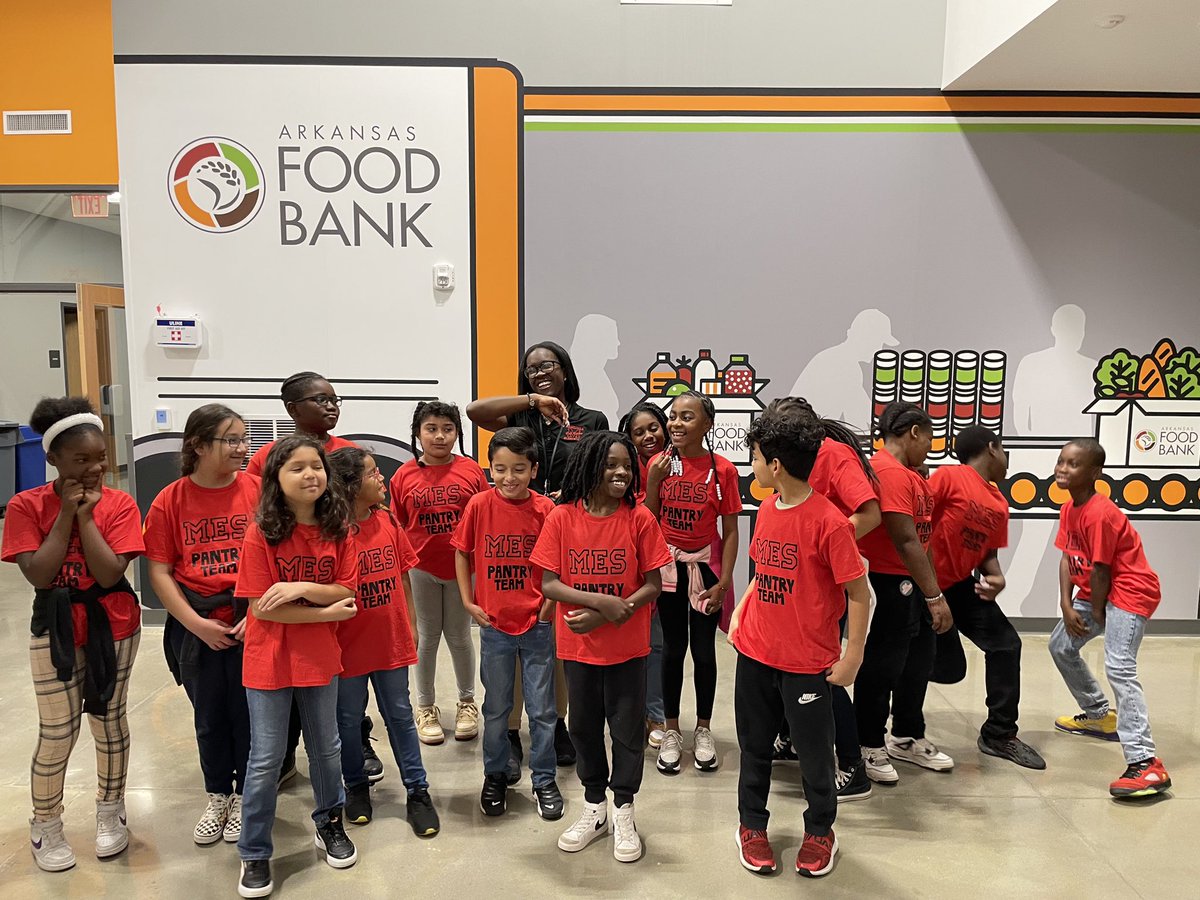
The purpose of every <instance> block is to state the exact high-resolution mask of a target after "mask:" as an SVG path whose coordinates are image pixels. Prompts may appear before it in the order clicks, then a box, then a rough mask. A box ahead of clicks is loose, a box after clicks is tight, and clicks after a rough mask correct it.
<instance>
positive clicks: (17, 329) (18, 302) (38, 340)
mask: <svg viewBox="0 0 1200 900" xmlns="http://www.w3.org/2000/svg"><path fill="white" fill-rule="evenodd" d="M64 300H70V301H71V302H74V300H75V294H74V292H72V293H69V294H42V293H38V294H6V293H3V292H0V322H2V323H3V325H2V326H0V419H9V420H12V421H15V422H28V421H29V412H30V410H32V409H33V407H34V404H36V403H37V402H38V400H40V399H41V398H42V397H61V396H62V395H63V394H65V393H66V389H67V378H66V369H64V368H58V369H51V368H50V362H49V359H50V358H49V351H50V350H58V351H59V353H60V358H61V353H62V349H63V341H62V307H61V304H62V302H63V301H64Z"/></svg>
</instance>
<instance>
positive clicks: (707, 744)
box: [692, 725, 720, 772]
mask: <svg viewBox="0 0 1200 900" xmlns="http://www.w3.org/2000/svg"><path fill="white" fill-rule="evenodd" d="M692 741H693V744H692V746H693V750H692V752H693V754H694V755H695V758H696V768H697V769H699V770H700V771H701V772H715V771H717V766H718V765H720V760H718V759H717V742H716V741H715V740H713V736H712V732H711V731H709V730H708V729H707V728H704V727H703V726H700V725H697V726H696V733H695V734H694V735H693V736H692Z"/></svg>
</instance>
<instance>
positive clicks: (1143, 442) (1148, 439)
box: [1133, 431, 1158, 453]
mask: <svg viewBox="0 0 1200 900" xmlns="http://www.w3.org/2000/svg"><path fill="white" fill-rule="evenodd" d="M1157 440H1158V438H1156V437H1155V435H1154V432H1153V431H1139V432H1138V436H1137V437H1135V438H1134V439H1133V445H1134V446H1135V447H1137V448H1138V449H1139V450H1141V451H1142V452H1143V453H1149V452H1150V451H1151V450H1153V449H1154V444H1155V442H1156V441H1157Z"/></svg>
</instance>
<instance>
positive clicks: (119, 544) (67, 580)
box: [0, 397, 144, 872]
mask: <svg viewBox="0 0 1200 900" xmlns="http://www.w3.org/2000/svg"><path fill="white" fill-rule="evenodd" d="M29 423H30V425H31V426H32V427H33V430H34V431H36V432H37V433H38V434H40V435H42V449H43V450H44V451H45V453H46V462H48V463H49V464H50V465H52V466H53V467H54V468H55V469H56V470H57V471H58V476H57V477H56V478H55V479H54V481H52V482H51V483H50V484H47V485H43V486H42V487H37V488H32V489H31V490H28V491H22V492H21V493H19V494H17V495H16V496H15V497H13V498H12V499H11V500H10V501H9V502H8V509H7V514H6V517H5V522H4V544H3V547H2V548H0V559H3V561H4V562H15V563H16V564H17V566H18V567H19V568H20V569H21V574H22V575H24V576H25V580H26V581H28V582H29V583H30V584H31V585H33V587H34V600H33V618H32V620H31V622H30V628H29V630H30V633H31V634H32V637H31V639H30V642H29V662H30V669H31V670H32V673H33V683H34V687H35V688H36V691H35V693H36V694H37V708H38V741H37V746H36V748H35V749H34V753H33V771H32V776H31V780H30V788H31V793H32V795H33V818H32V819H31V820H30V828H29V840H30V849H31V850H32V852H33V858H34V861H35V862H36V863H37V864H38V866H39V867H40V868H42V869H44V870H45V871H47V872H61V871H63V870H64V869H69V868H71V867H72V866H73V865H75V853H74V851H72V850H71V846H70V844H68V843H67V839H66V837H65V836H64V834H63V823H62V812H63V802H62V801H63V787H64V784H65V782H66V776H67V763H68V762H69V760H70V756H71V749H72V748H73V747H74V746H75V741H76V739H77V738H78V737H79V725H80V715H79V713H80V708H81V707H82V710H83V712H84V713H86V714H87V717H88V725H89V727H90V728H91V730H92V738H93V739H94V740H95V744H96V769H97V775H98V776H99V791H98V793H97V796H96V855H97V856H98V857H100V858H101V859H103V858H106V857H109V856H115V855H116V854H118V853H120V852H121V851H122V850H124V849H125V848H126V846H128V844H129V834H128V831H127V829H126V827H125V821H126V819H125V781H126V776H127V774H128V772H129V722H128V719H127V718H126V714H125V700H126V697H127V696H128V692H129V673H130V671H131V670H132V668H133V660H134V657H135V656H137V648H138V640H139V638H140V633H141V632H140V629H141V609H140V607H139V606H138V601H137V598H136V597H135V596H134V594H133V588H132V587H131V586H130V584H129V582H128V581H127V580H126V579H125V570H126V568H127V567H128V566H129V563H130V562H131V561H132V560H133V559H134V558H136V557H137V556H139V555H141V553H142V551H143V549H144V548H143V545H142V532H141V520H140V517H139V515H138V508H137V504H136V503H134V501H133V498H132V497H130V496H129V495H128V494H126V493H124V492H123V491H117V490H113V489H111V488H108V487H106V486H105V485H104V473H105V471H106V470H107V469H108V454H107V444H106V443H105V440H104V433H103V422H102V421H101V419H100V417H99V416H97V415H96V414H95V412H94V411H93V410H92V406H91V404H90V403H89V402H88V401H87V399H86V398H84V397H62V398H60V399H53V400H52V399H45V400H42V401H41V402H40V403H38V405H37V406H36V407H35V408H34V410H33V413H32V414H31V415H30V417H29Z"/></svg>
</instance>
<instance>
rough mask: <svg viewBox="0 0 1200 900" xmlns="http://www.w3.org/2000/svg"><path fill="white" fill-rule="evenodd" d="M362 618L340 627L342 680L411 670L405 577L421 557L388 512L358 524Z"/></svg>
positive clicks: (413, 648)
mask: <svg viewBox="0 0 1200 900" xmlns="http://www.w3.org/2000/svg"><path fill="white" fill-rule="evenodd" d="M354 546H355V549H356V550H357V551H358V593H357V595H356V597H355V599H356V600H357V601H358V614H357V615H356V616H355V617H354V618H353V619H346V621H344V622H338V628H337V638H338V643H339V644H340V645H341V647H342V669H343V670H342V677H343V678H352V677H354V676H356V675H366V674H367V673H369V672H381V671H385V670H389V669H399V668H401V667H403V666H411V665H412V664H413V663H415V662H416V661H417V648H416V645H415V644H414V643H413V634H412V626H411V625H409V622H408V598H407V597H405V596H404V583H403V582H402V581H401V580H400V576H401V575H403V574H404V573H405V572H407V571H408V570H409V569H411V568H413V567H414V566H415V565H416V564H417V554H416V553H414V552H413V548H412V545H411V544H410V543H409V542H408V538H406V537H405V536H404V532H403V531H401V530H400V528H399V527H398V526H397V525H396V523H395V522H393V521H392V516H391V514H390V513H388V512H387V511H386V510H382V509H377V510H375V512H373V513H372V514H371V517H370V518H369V519H366V520H364V521H362V522H359V523H358V531H356V532H354Z"/></svg>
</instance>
